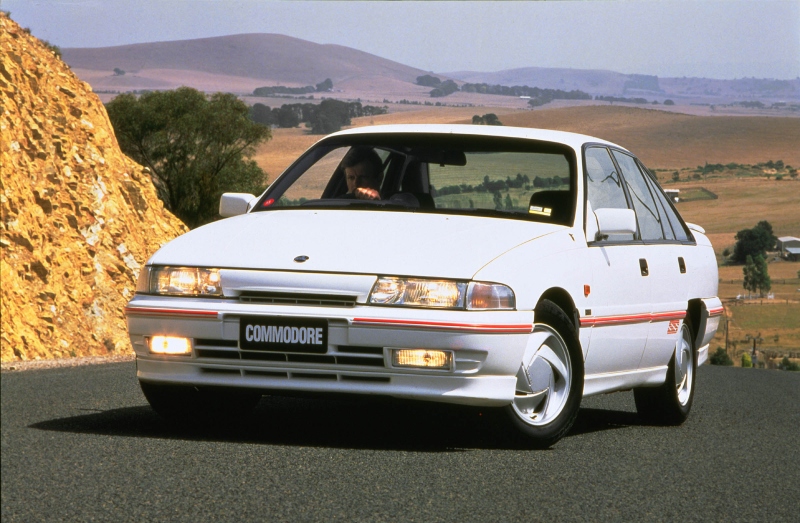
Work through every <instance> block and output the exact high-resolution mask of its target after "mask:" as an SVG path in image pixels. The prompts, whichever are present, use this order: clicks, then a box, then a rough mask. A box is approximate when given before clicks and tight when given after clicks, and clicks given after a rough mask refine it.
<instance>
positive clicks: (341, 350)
mask: <svg viewBox="0 0 800 523" xmlns="http://www.w3.org/2000/svg"><path fill="white" fill-rule="evenodd" d="M194 353H195V356H196V357H197V358H198V359H202V360H205V361H208V360H217V361H220V362H223V361H224V362H225V363H230V362H231V360H238V361H247V362H253V363H256V364H258V362H265V363H289V364H292V363H298V364H312V365H324V366H326V367H328V368H331V367H341V366H347V367H362V368H364V370H369V369H375V368H381V369H382V368H384V362H383V347H357V346H349V345H339V346H338V347H336V352H333V353H328V354H297V353H290V352H265V351H247V350H239V348H238V342H236V341H235V340H209V339H195V340H194ZM206 370H208V371H209V372H213V373H218V372H220V371H223V372H229V373H233V374H238V373H239V371H238V370H234V369H219V368H217V367H213V368H209V369H206ZM244 372H245V373H246V374H248V373H249V374H253V373H254V374H253V375H270V376H273V375H274V376H273V377H280V376H283V375H286V374H287V373H285V372H272V371H260V370H259V371H250V370H245V371H244ZM265 373H266V374H265ZM291 374H294V375H295V377H297V376H298V374H299V373H297V372H293V373H291ZM302 377H313V378H315V379H317V378H320V375H319V374H312V375H310V376H302ZM333 377H334V379H335V378H336V375H335V374H334V375H333Z"/></svg>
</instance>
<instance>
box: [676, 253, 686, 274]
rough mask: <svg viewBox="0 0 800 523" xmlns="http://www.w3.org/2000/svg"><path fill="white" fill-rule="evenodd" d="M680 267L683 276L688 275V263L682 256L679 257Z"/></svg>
mask: <svg viewBox="0 0 800 523" xmlns="http://www.w3.org/2000/svg"><path fill="white" fill-rule="evenodd" d="M678 267H679V268H680V269H681V274H686V262H685V261H683V257H682V256H678Z"/></svg>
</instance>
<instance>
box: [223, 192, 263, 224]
mask: <svg viewBox="0 0 800 523" xmlns="http://www.w3.org/2000/svg"><path fill="white" fill-rule="evenodd" d="M255 201H256V197H255V196H253V195H252V194H248V193H241V192H226V193H224V194H223V195H222V197H221V198H220V199H219V215H220V216H222V217H223V218H228V217H230V216H238V215H240V214H245V213H246V212H247V211H249V210H250V207H251V206H252V205H253V203H255Z"/></svg>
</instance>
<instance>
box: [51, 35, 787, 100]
mask: <svg viewBox="0 0 800 523" xmlns="http://www.w3.org/2000/svg"><path fill="white" fill-rule="evenodd" d="M62 56H63V59H64V61H65V62H66V63H67V64H69V65H70V67H71V68H72V69H73V70H74V71H75V72H76V73H77V74H78V75H79V76H80V77H81V79H83V80H84V81H87V82H89V83H90V84H91V86H92V88H93V89H94V90H95V91H111V92H124V91H133V90H142V89H173V88H176V87H178V86H181V85H188V86H192V87H195V88H197V89H201V90H204V91H209V92H210V91H228V92H235V93H239V94H246V93H252V92H253V89H255V88H256V87H261V86H274V85H285V86H291V87H298V86H307V85H316V84H317V83H319V82H322V81H323V80H325V79H326V78H330V79H331V80H332V81H333V84H334V88H333V91H334V93H339V94H332V95H331V96H334V97H336V96H339V97H344V98H350V99H356V98H362V99H365V100H370V101H373V102H380V101H382V100H384V99H390V100H401V99H410V100H413V101H414V102H417V103H421V102H424V101H426V100H428V99H429V98H430V97H429V95H428V92H429V91H430V88H429V87H423V86H419V85H416V84H415V82H416V79H417V77H418V76H422V75H425V74H430V71H423V70H422V69H417V68H415V67H410V66H408V65H404V64H401V63H398V62H394V61H391V60H387V59H385V58H381V57H379V56H375V55H372V54H369V53H365V52H363V51H358V50H356V49H351V48H349V47H344V46H341V45H333V44H316V43H313V42H309V41H306V40H301V39H299V38H293V37H290V36H285V35H279V34H240V35H230V36H219V37H213V38H199V39H194V40H177V41H172V42H152V43H142V44H132V45H122V46H116V47H100V48H65V49H62ZM115 71H116V72H115ZM436 76H437V77H439V78H441V79H445V78H451V79H455V80H458V81H460V83H463V82H469V83H487V84H491V85H496V84H500V85H507V86H513V85H527V86H529V87H539V88H543V89H559V90H563V91H572V90H580V91H584V92H587V93H589V94H591V95H593V96H613V97H624V98H643V99H645V100H647V102H648V103H652V102H653V101H658V102H659V103H661V102H663V101H664V100H665V99H667V98H670V99H673V100H674V101H675V102H676V103H679V104H681V105H683V106H689V105H692V104H694V105H698V104H705V105H706V106H708V105H714V104H717V105H719V104H729V103H740V102H749V101H756V100H757V101H764V102H766V105H767V106H769V105H771V104H773V103H779V102H787V103H789V104H797V102H798V101H800V79H794V80H770V79H756V78H745V79H738V80H713V79H707V78H659V77H656V76H652V75H642V74H623V73H618V72H614V71H606V70H589V69H566V68H545V67H524V68H520V69H509V70H504V71H496V72H488V73H486V72H484V73H481V72H474V71H456V72H450V73H441V74H436ZM508 98H509V97H506V96H495V97H494V98H492V97H486V96H482V95H479V96H477V97H475V96H465V95H462V94H461V93H456V94H454V95H451V96H450V97H448V98H447V99H446V100H442V101H443V102H446V103H451V104H467V105H468V104H475V105H492V104H499V105H503V106H508V105H509V104H512V103H513V102H512V101H511V100H508ZM618 101H620V100H615V102H618ZM516 105H517V106H519V107H525V103H524V102H521V105H520V101H519V100H518V101H517V103H516ZM795 110H796V109H795Z"/></svg>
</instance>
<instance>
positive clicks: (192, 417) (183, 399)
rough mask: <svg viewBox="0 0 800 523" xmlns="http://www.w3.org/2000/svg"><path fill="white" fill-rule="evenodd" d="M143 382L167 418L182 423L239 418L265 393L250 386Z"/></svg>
mask: <svg viewBox="0 0 800 523" xmlns="http://www.w3.org/2000/svg"><path fill="white" fill-rule="evenodd" d="M139 385H140V386H141V388H142V392H143V393H144V397H145V398H147V402H148V403H150V406H151V407H152V408H153V410H155V411H156V412H157V413H158V414H159V415H160V416H162V417H163V418H165V419H167V420H170V421H177V422H181V423H203V422H235V421H239V420H241V419H242V418H243V417H245V416H247V415H248V414H249V413H250V412H252V410H253V409H254V408H255V406H256V405H257V404H258V402H259V401H260V400H261V393H259V392H254V391H251V390H246V389H231V388H223V387H204V388H198V387H193V386H190V385H170V384H161V383H150V382H144V381H143V382H139Z"/></svg>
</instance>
